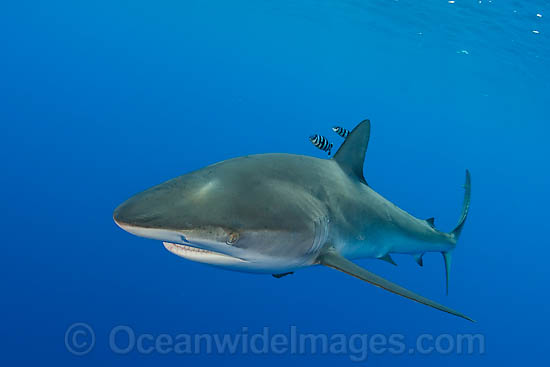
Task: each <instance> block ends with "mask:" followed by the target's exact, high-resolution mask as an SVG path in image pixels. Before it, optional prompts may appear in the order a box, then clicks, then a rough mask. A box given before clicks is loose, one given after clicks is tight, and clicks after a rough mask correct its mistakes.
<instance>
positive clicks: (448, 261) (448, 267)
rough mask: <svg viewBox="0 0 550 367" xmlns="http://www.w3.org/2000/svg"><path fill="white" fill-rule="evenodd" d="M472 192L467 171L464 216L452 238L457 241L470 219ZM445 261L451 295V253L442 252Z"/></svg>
mask: <svg viewBox="0 0 550 367" xmlns="http://www.w3.org/2000/svg"><path fill="white" fill-rule="evenodd" d="M471 192H472V184H471V180H470V171H468V170H466V181H465V182H464V200H463V202H462V214H461V215H460V219H459V220H458V224H457V225H456V227H455V229H453V231H452V232H451V236H453V238H454V239H455V241H458V238H459V237H460V233H461V232H462V227H464V223H466V218H467V217H468V210H469V209H470V196H471ZM442 254H443V259H444V261H445V274H446V285H447V287H446V290H447V294H449V274H450V272H451V251H447V252H442Z"/></svg>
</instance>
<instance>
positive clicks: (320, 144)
mask: <svg viewBox="0 0 550 367" xmlns="http://www.w3.org/2000/svg"><path fill="white" fill-rule="evenodd" d="M309 141H311V143H312V144H313V145H315V146H316V147H317V148H319V149H321V150H322V151H323V152H328V155H330V151H331V149H332V143H331V142H329V141H328V139H327V138H325V137H324V136H322V135H317V134H315V135H311V136H310V137H309Z"/></svg>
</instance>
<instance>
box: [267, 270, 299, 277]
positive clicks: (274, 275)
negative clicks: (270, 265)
mask: <svg viewBox="0 0 550 367" xmlns="http://www.w3.org/2000/svg"><path fill="white" fill-rule="evenodd" d="M290 274H294V272H293V271H289V272H288V273H282V274H271V275H273V277H274V278H277V279H280V278H282V277H284V276H287V275H290Z"/></svg>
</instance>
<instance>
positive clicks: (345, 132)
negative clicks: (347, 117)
mask: <svg viewBox="0 0 550 367" xmlns="http://www.w3.org/2000/svg"><path fill="white" fill-rule="evenodd" d="M332 131H334V132H335V133H336V134H338V135H340V136H341V137H342V138H344V139H345V138H347V137H348V135H349V130H347V129H344V128H343V127H340V126H334V127H333V128H332Z"/></svg>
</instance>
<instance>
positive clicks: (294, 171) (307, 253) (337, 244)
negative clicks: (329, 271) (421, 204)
mask: <svg viewBox="0 0 550 367" xmlns="http://www.w3.org/2000/svg"><path fill="white" fill-rule="evenodd" d="M370 130H371V124H370V121H369V120H365V121H363V122H361V123H360V124H359V125H357V126H356V127H355V129H353V131H352V132H351V133H350V135H349V136H348V137H347V139H346V140H345V141H344V143H343V144H342V145H341V147H340V148H339V149H338V151H337V152H336V154H335V155H334V157H333V158H331V159H319V158H314V157H309V156H303V155H293V154H258V155H250V156H244V157H239V158H234V159H229V160H226V161H222V162H219V163H216V164H213V165H210V166H207V167H205V168H202V169H199V170H197V171H194V172H191V173H188V174H185V175H183V176H180V177H177V178H174V179H172V180H169V181H166V182H165V183H162V184H160V185H158V186H154V187H152V188H150V189H148V190H146V191H144V192H142V193H139V194H137V195H136V196H134V197H132V198H130V199H128V200H127V201H126V202H124V203H123V204H121V205H120V206H119V207H117V208H116V209H115V211H114V215H113V216H114V220H115V222H116V224H117V225H118V226H120V227H121V228H122V229H124V230H125V231H127V232H130V233H132V234H134V235H137V236H141V237H145V238H150V239H155V240H160V241H163V243H164V246H165V247H166V249H168V251H170V252H172V253H174V254H176V255H178V256H181V257H183V258H186V259H189V260H193V261H197V262H201V263H207V264H211V265H217V266H221V267H225V268H229V269H233V270H237V271H245V272H255V273H267V274H273V275H275V276H277V277H280V276H283V275H286V274H289V273H292V272H294V271H295V270H297V269H301V268H305V267H309V266H313V265H319V264H321V265H325V266H328V267H330V268H334V269H336V270H340V271H342V272H344V273H347V274H349V275H352V276H354V277H356V278H359V279H361V280H363V281H366V282H369V283H371V284H374V285H375V286H378V287H381V288H383V289H386V290H388V291H390V292H393V293H396V294H398V295H401V296H403V297H406V298H409V299H411V300H413V301H417V302H420V303H422V304H425V305H428V306H431V307H433V308H436V309H438V310H441V311H445V312H448V313H450V314H453V315H456V316H459V317H462V318H464V319H467V320H470V321H473V320H472V319H471V318H469V317H468V316H466V315H464V314H462V313H460V312H458V311H455V310H452V309H450V308H448V307H446V306H443V305H441V304H439V303H437V302H434V301H432V300H429V299H427V298H425V297H422V296H420V295H418V294H416V293H414V292H411V291H409V290H407V289H405V288H403V287H401V286H399V285H397V284H395V283H392V282H390V281H388V280H386V279H384V278H382V277H380V276H377V275H375V274H373V273H371V272H369V271H367V270H365V269H364V268H362V267H360V266H358V265H356V264H355V263H353V262H352V261H350V260H352V259H359V258H374V259H382V260H385V261H388V262H391V263H394V262H393V260H392V258H391V254H393V253H397V254H410V255H413V256H414V257H415V259H416V261H417V262H418V263H419V265H422V255H423V254H424V253H426V252H440V253H442V254H443V258H444V261H445V268H446V275H447V287H448V279H449V270H450V265H451V253H452V251H453V250H454V248H455V246H456V243H457V240H458V238H459V236H460V233H461V231H462V228H463V226H464V223H465V221H466V217H467V215H468V209H469V206H470V174H469V172H468V171H466V183H465V185H464V188H465V195H464V202H463V207H462V215H461V216H460V219H459V221H458V224H457V226H456V228H455V229H454V230H453V231H451V232H450V233H446V232H441V231H439V230H437V229H436V228H435V226H434V222H433V218H430V219H428V220H423V219H418V218H415V217H413V216H412V215H410V214H409V213H407V212H406V211H404V210H402V209H400V208H399V207H397V206H396V205H394V204H392V203H391V202H390V201H388V200H386V199H385V198H383V197H382V196H381V195H380V194H378V193H376V192H375V191H374V190H373V189H371V187H369V185H368V184H367V181H366V180H365V178H364V176H363V162H364V159H365V153H366V150H367V145H368V142H369V137H370Z"/></svg>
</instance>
